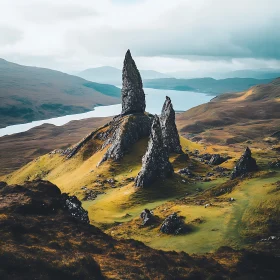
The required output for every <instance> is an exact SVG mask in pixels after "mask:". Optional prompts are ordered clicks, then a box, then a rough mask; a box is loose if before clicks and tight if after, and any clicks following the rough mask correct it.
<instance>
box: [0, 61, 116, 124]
mask: <svg viewBox="0 0 280 280" xmlns="http://www.w3.org/2000/svg"><path fill="white" fill-rule="evenodd" d="M119 97H120V89H119V88H117V87H115V86H112V85H105V84H98V83H93V82H89V81H86V80H84V79H82V78H79V77H76V76H71V75H68V74H65V73H62V72H59V71H54V70H50V69H44V68H37V67H29V66H22V65H18V64H15V63H11V62H8V61H6V60H3V59H0V100H1V103H0V104H1V105H0V119H1V121H0V127H5V126H7V125H13V124H18V123H25V122H30V121H34V120H39V119H47V118H51V117H58V116H62V115H67V114H74V113H82V112H86V111H89V110H92V108H93V107H94V106H98V105H110V104H117V103H119Z"/></svg>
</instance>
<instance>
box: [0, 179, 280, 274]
mask: <svg viewBox="0 0 280 280" xmlns="http://www.w3.org/2000/svg"><path fill="white" fill-rule="evenodd" d="M0 198H1V203H0V225H1V226H0V237H1V238H0V245H1V249H0V260H1V262H0V277H1V279H98V280H101V279H250V277H254V276H253V275H258V276H259V277H270V276H271V278H270V279H276V277H277V276H278V277H279V273H280V272H279V269H278V266H277V259H276V258H274V257H273V256H269V255H267V254H266V253H260V252H259V253H257V252H255V253H249V252H246V251H234V250H232V249H230V248H221V249H220V250H219V251H218V252H216V253H215V254H211V255H210V254H208V255H206V256H190V255H188V254H186V253H184V252H181V253H177V252H174V251H173V252H164V251H158V250H154V249H151V248H149V247H147V246H145V245H144V244H143V243H141V242H137V241H134V240H120V241H117V240H116V239H114V238H112V237H110V236H108V235H107V234H104V233H103V232H102V231H100V230H99V229H97V228H96V227H94V226H92V225H89V224H88V220H87V213H86V211H84V210H83V209H82V208H81V207H80V205H79V201H77V200H76V199H75V197H69V196H67V195H65V194H61V192H60V190H59V189H58V188H57V187H56V186H55V185H53V184H51V183H49V182H46V181H34V182H32V183H26V184H24V185H13V186H7V185H5V184H4V183H0ZM225 260H226V262H225ZM272 271H273V273H272ZM213 277H214V278H213ZM217 277H218V278H217ZM244 277H245V278H244ZM252 279H253V278H252ZM260 279H261V278H260Z"/></svg>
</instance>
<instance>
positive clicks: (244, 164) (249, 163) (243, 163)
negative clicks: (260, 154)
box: [231, 147, 258, 179]
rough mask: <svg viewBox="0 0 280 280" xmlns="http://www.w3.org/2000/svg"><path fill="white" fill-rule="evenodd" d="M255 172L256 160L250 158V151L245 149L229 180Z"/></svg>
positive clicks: (256, 168) (256, 167)
mask: <svg viewBox="0 0 280 280" xmlns="http://www.w3.org/2000/svg"><path fill="white" fill-rule="evenodd" d="M257 170H258V166H257V163H256V160H255V159H254V158H252V153H251V150H250V149H249V148H248V147H247V148H246V150H245V152H244V154H243V155H242V156H241V158H240V159H239V160H238V162H237V163H236V165H235V167H234V169H233V171H232V174H231V179H235V178H237V177H242V176H244V175H246V174H247V173H248V172H253V171H257Z"/></svg>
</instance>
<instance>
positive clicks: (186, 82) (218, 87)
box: [144, 78, 271, 95]
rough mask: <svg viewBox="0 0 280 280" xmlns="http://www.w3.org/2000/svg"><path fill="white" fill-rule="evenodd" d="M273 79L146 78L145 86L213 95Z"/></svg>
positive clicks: (243, 88)
mask: <svg viewBox="0 0 280 280" xmlns="http://www.w3.org/2000/svg"><path fill="white" fill-rule="evenodd" d="M270 81H271V79H263V80H257V79H252V78H229V79H222V80H215V79H213V78H197V79H175V78H167V79H154V80H144V87H147V88H155V89H168V90H182V91H198V92H205V93H209V94H213V95H219V94H222V93H229V92H239V91H243V90H246V89H248V88H250V87H251V86H254V85H258V84H264V83H268V82H270Z"/></svg>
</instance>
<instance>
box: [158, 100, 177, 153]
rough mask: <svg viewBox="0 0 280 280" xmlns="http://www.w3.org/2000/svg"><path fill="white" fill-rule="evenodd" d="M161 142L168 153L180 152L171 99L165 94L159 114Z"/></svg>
mask: <svg viewBox="0 0 280 280" xmlns="http://www.w3.org/2000/svg"><path fill="white" fill-rule="evenodd" d="M160 123H161V128H162V136H163V143H164V146H165V147H166V149H167V151H168V152H169V153H177V154H181V153H182V147H181V145H180V138H179V134H178V130H177V126H176V123H175V111H174V109H173V105H172V102H171V99H170V98H169V97H168V96H166V99H165V102H164V104H163V107H162V110H161V116H160Z"/></svg>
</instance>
